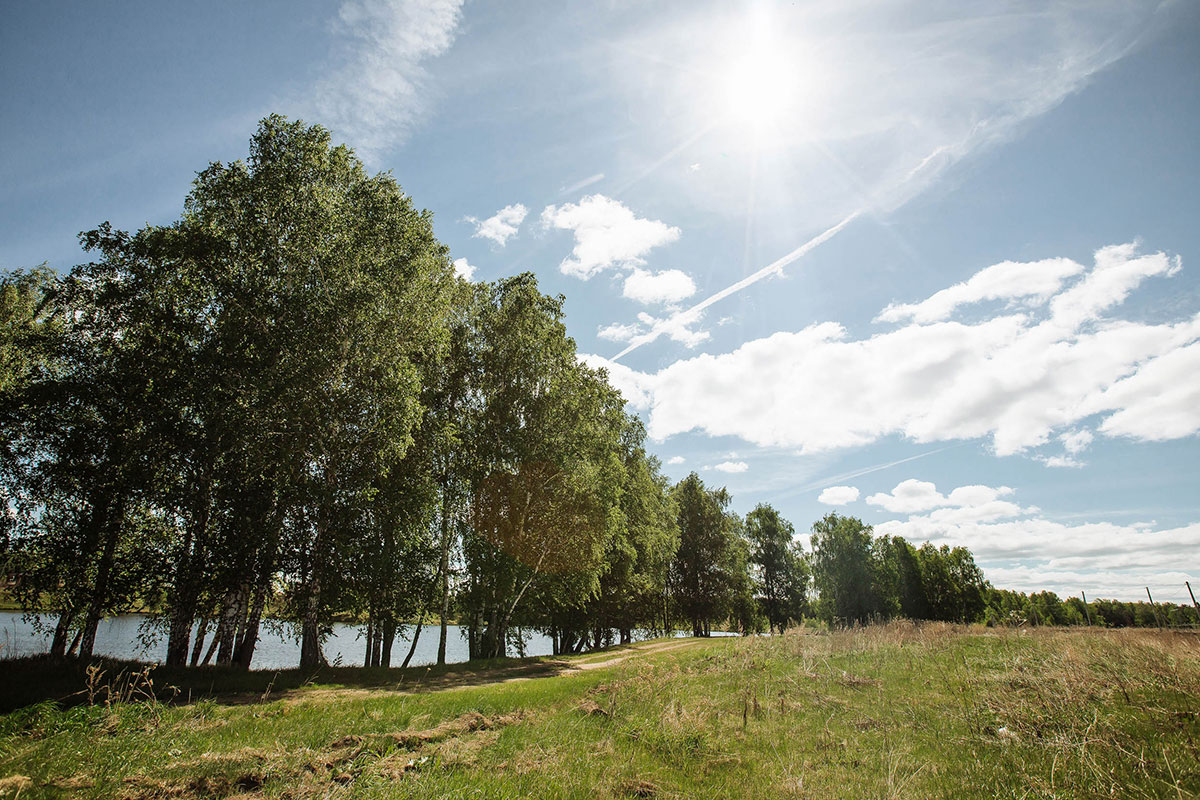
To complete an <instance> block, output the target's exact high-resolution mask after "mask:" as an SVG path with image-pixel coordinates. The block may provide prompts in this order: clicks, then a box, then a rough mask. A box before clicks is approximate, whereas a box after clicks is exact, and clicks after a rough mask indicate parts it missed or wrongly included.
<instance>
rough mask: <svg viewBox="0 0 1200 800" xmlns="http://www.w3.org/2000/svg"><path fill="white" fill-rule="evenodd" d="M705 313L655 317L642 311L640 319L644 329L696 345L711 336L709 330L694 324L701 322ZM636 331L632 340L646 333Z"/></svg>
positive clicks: (686, 344) (689, 345)
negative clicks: (701, 328) (698, 328)
mask: <svg viewBox="0 0 1200 800" xmlns="http://www.w3.org/2000/svg"><path fill="white" fill-rule="evenodd" d="M702 316H703V314H699V313H688V312H684V313H682V314H670V315H668V316H666V317H655V316H653V315H652V314H647V313H646V312H644V311H643V312H641V313H639V314H638V321H639V322H640V323H642V325H644V326H645V328H644V330H652V331H657V332H659V333H665V334H666V335H667V336H669V337H670V338H671V340H672V341H675V342H679V343H680V344H682V345H684V346H685V347H689V348H691V347H695V346H697V345H698V344H700V343H701V342H704V341H707V340H708V338H709V335H710V334H709V332H708V331H702V330H697V329H696V328H695V327H694V326H695V325H697V324H698V323H699V322H700V318H701V317H702ZM641 330H643V329H639V332H638V333H636V334H635V335H634V336H633V337H632V339H631V340H630V341H636V340H637V338H638V337H639V336H643V335H645V334H643V333H641Z"/></svg>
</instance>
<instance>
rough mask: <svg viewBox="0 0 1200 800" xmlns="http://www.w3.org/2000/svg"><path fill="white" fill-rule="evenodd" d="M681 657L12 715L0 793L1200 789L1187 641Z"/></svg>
mask: <svg viewBox="0 0 1200 800" xmlns="http://www.w3.org/2000/svg"><path fill="white" fill-rule="evenodd" d="M679 644H680V642H659V643H647V644H642V645H639V646H638V647H637V648H634V649H622V650H617V651H614V652H612V653H605V654H595V655H592V656H589V657H585V658H580V659H570V660H569V661H570V662H571V663H570V666H569V667H568V666H564V665H561V664H556V665H548V664H547V663H546V662H547V660H542V661H540V662H536V663H537V664H539V665H540V666H538V667H537V668H536V670H535V671H533V672H526V673H524V674H522V673H520V672H514V671H513V670H512V668H511V667H508V668H506V669H507V671H501V672H498V673H488V674H490V675H491V676H492V677H497V678H501V679H502V681H500V682H495V683H486V682H484V681H485V679H486V677H487V676H488V674H485V673H483V672H480V671H478V669H472V670H470V673H471V674H470V675H469V676H467V677H462V678H460V679H458V680H457V681H456V680H454V679H452V678H450V677H446V678H443V679H442V683H441V684H440V688H437V689H436V690H426V691H417V692H411V693H410V692H406V691H403V689H404V688H405V684H402V685H401V690H400V691H397V690H396V686H395V683H394V682H393V683H391V684H390V685H389V684H388V683H387V682H386V681H385V680H383V679H382V678H381V677H380V676H376V678H375V679H374V680H372V681H370V682H369V683H371V684H374V688H366V687H365V686H363V685H361V684H362V683H363V682H362V681H348V680H347V679H345V676H343V680H342V682H341V683H340V684H315V685H309V686H304V687H299V688H291V689H288V690H287V691H285V692H284V693H283V696H282V697H280V696H278V695H273V696H274V697H277V698H278V699H272V695H268V697H267V698H266V699H265V701H262V700H263V698H262V697H261V693H259V694H257V695H255V694H249V695H243V696H241V697H240V698H239V701H238V702H235V701H234V698H231V697H228V696H226V697H225V699H224V700H223V701H221V702H217V701H214V700H203V701H197V702H192V703H184V704H180V705H166V704H162V703H158V702H148V701H140V702H139V701H136V700H135V701H129V702H114V703H111V704H105V703H104V702H102V701H101V702H98V703H97V704H95V705H86V704H85V705H81V706H77V707H74V708H69V709H65V710H64V709H62V708H60V707H58V706H57V705H55V704H53V703H48V702H44V703H40V704H36V705H33V706H29V707H26V708H23V709H19V710H16V711H13V712H11V713H8V714H7V715H6V716H4V717H0V796H2V795H5V794H7V796H9V797H13V796H17V795H18V794H19V796H20V797H21V798H29V799H31V800H32V798H42V797H67V796H71V797H74V796H80V797H104V798H109V797H120V798H159V797H179V798H220V797H234V796H237V797H242V798H247V797H253V798H268V797H273V798H307V797H335V798H340V797H345V798H383V797H416V798H422V797H429V798H435V797H436V798H443V797H463V798H467V797H471V798H475V797H483V798H519V797H579V798H585V797H680V798H682V797H707V798H740V797H744V798H762V797H796V798H826V797H838V798H840V797H845V798H888V797H910V798H931V797H932V798H963V797H979V798H993V797H1011V798H1035V797H1045V798H1051V797H1053V798H1085V797H1086V798H1092V797H1149V798H1159V797H1163V798H1187V797H1195V796H1198V795H1200V638H1198V637H1197V636H1195V635H1194V634H1189V633H1178V632H1176V633H1171V632H1159V631H1095V630H1078V629H1076V630H1046V629H1040V630H1034V631H1028V632H1026V631H1011V630H1005V631H998V630H997V631H993V630H986V629H983V628H973V629H967V628H953V627H949V626H942V625H926V626H923V627H916V626H913V625H910V624H899V623H897V624H892V625H888V626H883V627H873V628H866V629H862V630H855V631H850V632H845V633H835V634H816V633H805V632H796V633H793V634H789V635H787V636H784V637H774V638H770V639H740V640H730V639H725V640H711V641H701V642H689V643H687V644H684V645H683V646H677V645H679ZM584 667H587V668H584ZM538 670H553V671H554V672H555V674H553V675H544V676H539V672H538ZM531 675H533V677H530V676H531ZM3 678H4V676H3V672H2V668H0V680H3ZM348 683H351V684H352V683H358V684H359V685H347V684H348ZM410 684H411V681H410ZM256 688H257V687H256ZM160 690H161V687H160ZM101 694H103V693H101ZM125 694H126V695H129V694H135V695H136V692H134V691H133V690H127V691H126V692H125ZM260 701H262V702H260Z"/></svg>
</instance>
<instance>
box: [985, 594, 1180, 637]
mask: <svg viewBox="0 0 1200 800" xmlns="http://www.w3.org/2000/svg"><path fill="white" fill-rule="evenodd" d="M984 621H985V622H987V623H988V624H989V625H1088V624H1091V625H1097V626H1101V627H1105V628H1150V627H1154V626H1165V627H1172V628H1179V627H1188V626H1194V625H1200V614H1197V613H1196V609H1195V607H1194V606H1185V605H1177V604H1175V603H1159V602H1157V601H1156V602H1155V603H1154V604H1153V605H1151V604H1150V603H1148V602H1144V601H1141V602H1136V603H1130V602H1122V601H1121V600H1088V602H1087V606H1086V607H1085V606H1084V603H1083V600H1082V599H1081V598H1078V597H1068V598H1067V599H1066V600H1063V599H1061V598H1059V596H1058V595H1056V594H1055V593H1054V592H1033V593H1032V594H1024V593H1022V592H1013V591H1010V590H1008V589H991V590H989V591H988V602H987V609H986V611H985V614H984Z"/></svg>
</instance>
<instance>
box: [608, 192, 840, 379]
mask: <svg viewBox="0 0 1200 800" xmlns="http://www.w3.org/2000/svg"><path fill="white" fill-rule="evenodd" d="M862 213H863V212H862V209H859V210H857V211H854V212H852V213H851V214H849V215H848V216H847V217H846V218H845V219H843V220H842V221H841V222H839V223H837V224H836V225H834V226H833V227H831V228H828V229H826V230H824V231H822V232H821V233H819V234H817V235H816V236H814V237H813V238H811V239H809V240H808V241H807V242H805V243H804V244H802V245H800V246H799V247H797V248H796V249H795V250H793V251H791V252H790V253H788V254H787V255H785V256H782V257H781V258H777V259H775V260H774V261H772V262H771V263H770V264H767V265H766V266H765V267H763V268H762V269H760V270H758V271H757V272H754V273H752V274H750V275H747V276H746V277H744V278H742V279H741V280H740V281H738V282H737V283H733V284H730V285H729V286H726V287H725V288H724V289H722V290H721V291H719V292H717V293H716V294H714V295H711V296H709V297H707V298H705V299H704V300H701V301H700V302H699V303H696V305H694V306H692V307H691V308H689V309H687V310H686V311H680V312H679V313H678V314H675V315H674V316H671V317H668V318H667V319H665V320H662V321H661V322H658V323H656V324H655V325H654V327H652V328H651V329H650V330H649V331H647V332H646V333H643V334H641V335H640V336H635V337H634V338H633V339H632V340H631V341H630V342H629V345H628V346H627V347H626V348H625V349H624V350H622V351H621V352H619V353H617V354H616V355H615V356H613V357H612V359H611V360H612V361H617V360H618V359H620V358H622V357H624V356H626V355H628V354H629V353H632V352H633V351H634V350H636V349H638V348H639V347H641V346H642V345H644V344H649V343H650V342H653V341H654V340H655V339H657V338H658V337H659V336H662V335H663V334H664V333H666V332H667V330H669V329H670V327H671V325H672V324H674V323H678V322H684V321H687V322H690V321H692V320H694V319H695V318H696V315H698V314H699V313H700V312H701V311H703V310H704V309H706V308H708V307H709V306H711V305H712V304H713V303H716V302H718V301H721V300H724V299H725V298H726V297H729V295H731V294H734V293H735V292H740V291H741V290H742V289H745V288H746V287H747V286H750V285H751V284H755V283H758V282H759V281H761V280H762V279H763V278H766V277H768V276H770V275H779V274H782V273H783V268H784V267H786V266H788V265H789V264H791V263H793V262H795V261H797V260H799V259H801V258H803V257H804V256H805V255H807V254H808V253H809V252H810V251H812V250H814V249H816V248H817V247H820V246H821V245H822V244H824V243H825V242H827V241H829V240H830V239H832V238H833V237H834V236H836V235H837V234H838V233H840V232H841V230H842V229H843V228H845V227H846V226H847V225H849V224H850V223H851V222H853V221H854V220H855V219H857V218H858V217H859V216H861V215H862Z"/></svg>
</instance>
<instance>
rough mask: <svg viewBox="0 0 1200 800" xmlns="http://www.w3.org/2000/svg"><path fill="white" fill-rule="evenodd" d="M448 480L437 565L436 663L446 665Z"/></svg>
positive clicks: (444, 485) (449, 530)
mask: <svg viewBox="0 0 1200 800" xmlns="http://www.w3.org/2000/svg"><path fill="white" fill-rule="evenodd" d="M449 484H450V481H449V479H447V478H445V477H443V478H442V552H441V561H440V562H439V564H438V576H439V577H440V578H441V587H440V588H441V591H442V608H441V619H440V620H439V630H438V651H437V663H438V666H442V665H444V664H445V663H446V632H447V629H448V621H449V619H450V545H451V542H450V535H451V526H450V490H449Z"/></svg>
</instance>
